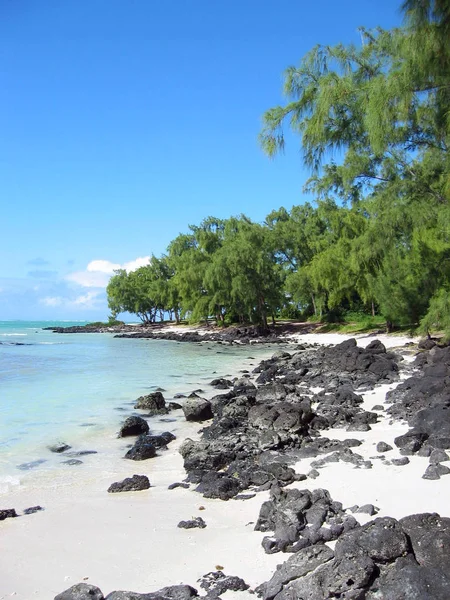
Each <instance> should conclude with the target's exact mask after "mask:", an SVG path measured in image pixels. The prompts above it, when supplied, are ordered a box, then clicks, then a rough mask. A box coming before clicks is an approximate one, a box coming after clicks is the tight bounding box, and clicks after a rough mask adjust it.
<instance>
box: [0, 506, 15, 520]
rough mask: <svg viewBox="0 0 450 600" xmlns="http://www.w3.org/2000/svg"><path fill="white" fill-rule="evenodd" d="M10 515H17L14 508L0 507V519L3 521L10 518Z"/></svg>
mask: <svg viewBox="0 0 450 600" xmlns="http://www.w3.org/2000/svg"><path fill="white" fill-rule="evenodd" d="M12 517H17V513H16V511H15V509H14V508H4V509H0V521H4V520H5V519H10V518H12Z"/></svg>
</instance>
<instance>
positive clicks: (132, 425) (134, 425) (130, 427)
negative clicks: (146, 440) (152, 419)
mask: <svg viewBox="0 0 450 600" xmlns="http://www.w3.org/2000/svg"><path fill="white" fill-rule="evenodd" d="M148 431H149V426H148V423H147V421H146V420H145V419H143V418H142V417H135V416H133V417H128V418H127V419H125V422H124V424H123V425H122V427H121V428H120V431H119V437H128V436H131V435H140V434H141V433H148Z"/></svg>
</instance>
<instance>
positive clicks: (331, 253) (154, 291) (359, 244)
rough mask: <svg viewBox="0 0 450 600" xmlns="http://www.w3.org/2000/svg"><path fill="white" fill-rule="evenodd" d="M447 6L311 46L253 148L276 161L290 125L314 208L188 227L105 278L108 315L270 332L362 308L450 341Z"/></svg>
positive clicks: (423, 4)
mask: <svg viewBox="0 0 450 600" xmlns="http://www.w3.org/2000/svg"><path fill="white" fill-rule="evenodd" d="M449 6H450V5H449V3H448V1H447V0H407V1H406V2H405V3H404V5H403V10H404V12H405V26H404V27H403V28H398V29H393V30H390V31H385V30H382V29H377V30H376V31H367V30H364V29H363V30H361V39H362V43H361V45H360V46H359V47H357V46H354V45H350V46H343V45H337V46H333V47H329V46H326V47H324V46H317V47H315V48H313V49H312V50H311V51H310V52H309V53H308V54H307V55H306V56H305V57H304V58H303V60H302V61H301V63H300V65H299V66H298V67H290V68H289V69H287V71H286V74H285V93H286V96H287V100H288V101H287V103H286V104H285V105H284V106H277V107H275V108H272V109H270V110H268V111H267V112H266V113H265V115H264V126H263V130H262V132H261V136H260V141H261V145H262V147H263V149H264V151H265V152H266V153H267V154H268V155H269V156H274V155H275V154H276V153H277V152H279V151H280V150H283V149H284V135H283V131H284V128H285V127H286V126H288V127H290V128H291V129H292V130H293V131H294V132H296V133H298V134H299V137H300V144H301V148H302V151H303V156H304V160H305V164H306V165H307V166H308V167H309V168H310V172H311V177H310V179H309V180H308V181H307V182H306V185H305V188H306V189H307V190H308V191H309V192H312V193H313V194H314V196H315V198H316V202H315V204H314V206H313V205H311V204H309V203H306V204H303V205H300V206H294V207H293V208H292V209H291V210H290V211H288V210H286V209H285V208H280V209H278V210H275V211H273V212H272V213H270V214H269V215H268V216H267V218H266V220H265V222H264V223H263V224H257V223H254V222H252V221H251V220H250V219H248V218H247V217H245V216H241V217H238V218H236V217H233V218H230V219H227V220H221V219H216V218H213V217H209V218H207V219H205V220H204V221H203V222H202V223H201V224H200V225H198V226H190V228H189V229H190V232H189V233H188V234H183V235H179V236H178V237H177V238H176V239H175V240H173V242H171V244H170V245H169V248H168V252H167V255H165V256H163V257H162V258H160V259H157V258H156V257H153V258H152V260H151V263H150V264H149V265H148V266H146V267H141V269H138V270H137V271H135V272H134V273H128V274H127V273H125V272H123V271H119V272H118V273H117V274H116V275H115V276H114V277H113V278H112V279H111V282H110V284H109V286H108V298H109V303H110V307H111V309H112V311H113V313H114V314H117V313H118V312H121V311H124V310H125V311H128V312H132V313H135V314H137V315H139V316H140V317H141V319H142V320H143V321H145V322H148V321H152V320H155V318H156V316H157V315H158V314H159V315H161V314H162V313H163V312H164V311H168V312H169V313H171V314H172V315H174V316H175V318H176V319H178V318H179V317H180V316H181V315H189V316H190V318H191V319H193V320H200V319H203V318H206V317H208V316H214V317H215V318H216V320H217V321H218V322H222V323H223V322H225V321H226V320H232V321H240V322H244V321H249V322H253V323H258V324H260V325H261V326H263V327H267V323H268V318H270V317H274V316H275V315H277V314H280V313H281V314H284V315H293V316H294V315H298V311H301V312H302V313H303V314H304V315H308V314H313V315H316V316H317V317H318V318H324V317H327V316H330V315H332V314H335V313H338V312H339V311H341V310H343V309H358V310H363V311H366V312H367V313H368V314H375V313H378V314H381V315H382V316H383V317H384V318H385V319H386V322H387V325H388V328H389V329H390V328H392V327H394V326H395V325H406V324H408V325H417V324H420V325H421V327H422V329H423V330H424V331H428V330H430V329H433V328H440V329H445V330H446V331H447V332H448V333H449V334H450V310H449V306H450V302H449V291H450V202H449V200H450V158H449V142H450V44H449V42H448V40H449V39H450V8H449ZM333 156H339V157H340V159H339V160H337V159H333Z"/></svg>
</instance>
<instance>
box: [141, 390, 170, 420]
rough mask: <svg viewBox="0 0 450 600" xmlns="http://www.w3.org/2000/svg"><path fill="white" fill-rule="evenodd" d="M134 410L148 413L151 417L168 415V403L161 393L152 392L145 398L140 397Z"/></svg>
mask: <svg viewBox="0 0 450 600" xmlns="http://www.w3.org/2000/svg"><path fill="white" fill-rule="evenodd" d="M134 408H139V409H141V410H146V411H148V414H149V415H161V414H167V412H168V409H167V407H166V401H165V399H164V396H163V395H162V394H161V392H152V393H151V394H147V395H145V396H140V397H139V398H138V399H137V400H136V404H135V405H134Z"/></svg>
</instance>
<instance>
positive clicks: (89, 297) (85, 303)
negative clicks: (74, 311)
mask: <svg viewBox="0 0 450 600" xmlns="http://www.w3.org/2000/svg"><path fill="white" fill-rule="evenodd" d="M100 293H101V292H94V291H92V292H88V293H87V294H84V296H78V297H77V298H75V300H73V301H72V302H71V304H75V306H80V307H83V308H95V306H96V305H97V302H98V298H97V297H98V295H99V294H100Z"/></svg>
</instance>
